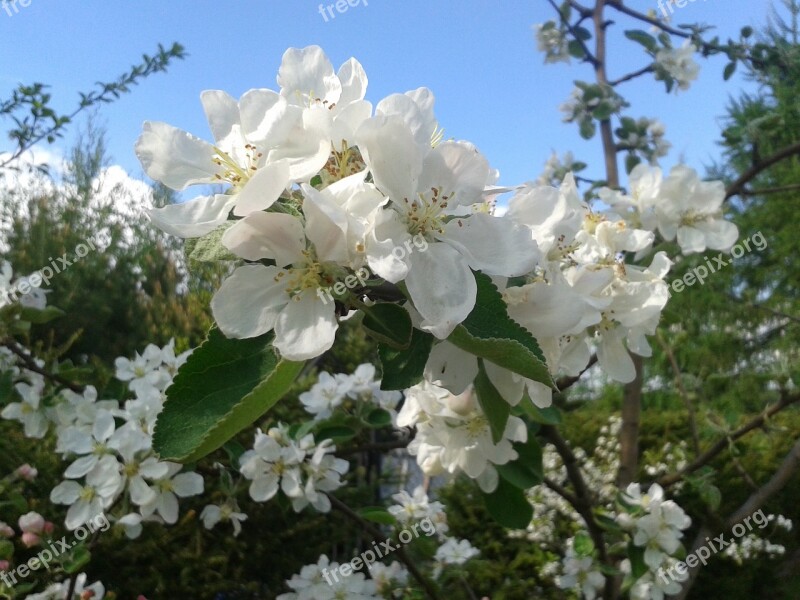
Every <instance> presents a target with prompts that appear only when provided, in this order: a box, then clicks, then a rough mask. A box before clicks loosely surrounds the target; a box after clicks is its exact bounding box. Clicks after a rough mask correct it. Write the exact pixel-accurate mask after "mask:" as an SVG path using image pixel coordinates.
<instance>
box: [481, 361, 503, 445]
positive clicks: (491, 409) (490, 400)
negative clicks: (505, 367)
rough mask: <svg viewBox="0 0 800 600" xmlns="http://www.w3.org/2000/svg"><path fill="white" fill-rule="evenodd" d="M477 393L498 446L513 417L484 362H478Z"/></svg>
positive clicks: (493, 439) (493, 438)
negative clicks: (488, 373) (509, 419)
mask: <svg viewBox="0 0 800 600" xmlns="http://www.w3.org/2000/svg"><path fill="white" fill-rule="evenodd" d="M475 392H476V393H477V394H478V404H480V406H481V409H483V414H484V415H486V419H487V420H488V421H489V428H490V429H491V431H492V441H493V442H494V443H495V444H497V443H499V442H500V440H502V439H503V433H505V430H506V424H507V423H508V417H509V416H510V415H511V406H510V405H509V404H508V402H506V400H505V399H504V398H503V397H502V396H501V395H500V392H498V391H497V388H495V387H494V385H493V384H492V382H491V380H490V379H489V376H488V375H487V374H486V369H485V368H484V366H483V361H482V360H478V376H477V377H476V378H475Z"/></svg>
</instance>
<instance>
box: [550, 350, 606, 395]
mask: <svg viewBox="0 0 800 600" xmlns="http://www.w3.org/2000/svg"><path fill="white" fill-rule="evenodd" d="M596 363H597V354H592V357H591V358H590V359H589V362H588V363H587V364H586V366H585V367H584V368H583V371H581V372H580V373H578V374H577V375H569V376H566V377H562V378H561V379H559V380H558V381H556V387H557V388H558V391H559V392H563V391H564V390H566V389H568V388H570V387H572V386H573V385H575V384H576V383H578V381H579V380H580V378H581V377H582V376H583V374H584V373H586V371H588V370H589V369H591V368H592V367H593V366H594V365H595V364H596Z"/></svg>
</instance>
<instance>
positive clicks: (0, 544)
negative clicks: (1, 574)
mask: <svg viewBox="0 0 800 600" xmlns="http://www.w3.org/2000/svg"><path fill="white" fill-rule="evenodd" d="M13 556H14V544H13V543H11V542H9V541H8V540H0V560H11V558H12V557H13Z"/></svg>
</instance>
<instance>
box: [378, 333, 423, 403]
mask: <svg viewBox="0 0 800 600" xmlns="http://www.w3.org/2000/svg"><path fill="white" fill-rule="evenodd" d="M432 348H433V336H432V335H431V334H430V333H428V332H427V331H420V330H419V329H415V330H414V331H413V333H412V334H411V343H410V344H409V346H408V348H407V349H405V350H397V349H395V348H392V347H390V346H387V345H385V344H380V345H379V346H378V357H379V358H380V360H381V368H382V370H383V379H382V380H381V389H382V390H405V389H408V388H410V387H411V386H413V385H416V384H418V383H419V382H420V381H422V376H423V374H424V371H425V365H426V364H427V362H428V356H430V353H431V349H432Z"/></svg>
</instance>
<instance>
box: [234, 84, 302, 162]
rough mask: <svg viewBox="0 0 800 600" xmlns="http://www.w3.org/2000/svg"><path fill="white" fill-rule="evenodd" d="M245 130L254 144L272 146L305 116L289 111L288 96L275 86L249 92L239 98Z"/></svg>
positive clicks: (243, 130)
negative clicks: (275, 90)
mask: <svg viewBox="0 0 800 600" xmlns="http://www.w3.org/2000/svg"><path fill="white" fill-rule="evenodd" d="M239 113H240V115H241V119H242V133H243V134H244V135H245V136H246V137H247V139H248V140H249V141H250V143H252V144H260V145H262V146H263V147H264V148H272V147H274V146H276V145H278V144H279V143H281V142H283V141H284V140H285V139H286V137H287V136H288V135H289V133H290V132H291V131H292V129H293V128H294V127H295V126H296V125H297V123H298V122H299V121H300V119H301V117H302V113H300V112H297V111H295V112H291V113H290V111H289V105H288V103H287V102H286V98H284V97H283V96H281V95H280V94H278V93H277V92H274V91H272V90H265V89H258V90H250V91H249V92H246V93H245V94H244V95H243V96H242V98H241V100H239Z"/></svg>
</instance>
